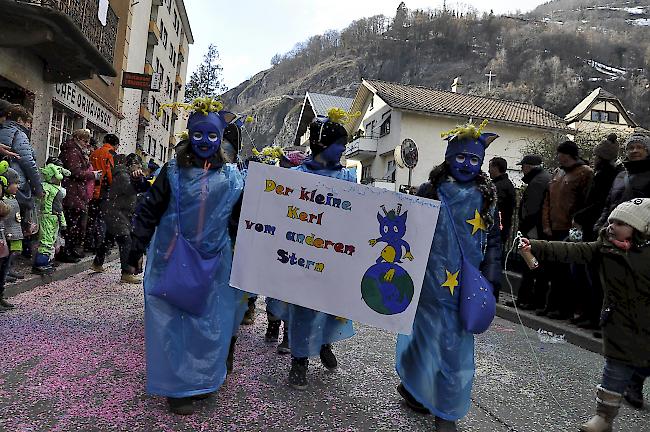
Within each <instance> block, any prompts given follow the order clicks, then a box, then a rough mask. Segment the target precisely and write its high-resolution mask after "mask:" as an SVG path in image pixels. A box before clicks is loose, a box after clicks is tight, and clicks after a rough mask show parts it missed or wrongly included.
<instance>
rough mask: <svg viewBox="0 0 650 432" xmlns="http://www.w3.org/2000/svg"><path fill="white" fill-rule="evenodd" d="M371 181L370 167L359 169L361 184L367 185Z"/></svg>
mask: <svg viewBox="0 0 650 432" xmlns="http://www.w3.org/2000/svg"><path fill="white" fill-rule="evenodd" d="M371 181H372V165H365V166H364V167H363V168H362V169H361V183H363V184H368V183H370V182H371Z"/></svg>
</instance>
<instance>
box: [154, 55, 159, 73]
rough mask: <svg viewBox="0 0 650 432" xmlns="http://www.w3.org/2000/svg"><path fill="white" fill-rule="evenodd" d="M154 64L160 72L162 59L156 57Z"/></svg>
mask: <svg viewBox="0 0 650 432" xmlns="http://www.w3.org/2000/svg"><path fill="white" fill-rule="evenodd" d="M153 64H154V66H155V71H156V72H160V60H158V57H156V58H154V62H153Z"/></svg>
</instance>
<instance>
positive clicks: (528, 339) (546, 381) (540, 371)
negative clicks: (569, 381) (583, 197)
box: [503, 232, 569, 419]
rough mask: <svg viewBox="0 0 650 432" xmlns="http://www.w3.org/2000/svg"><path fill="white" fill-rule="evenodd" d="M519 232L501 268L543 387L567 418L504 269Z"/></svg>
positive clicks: (517, 239) (520, 236) (567, 415)
mask: <svg viewBox="0 0 650 432" xmlns="http://www.w3.org/2000/svg"><path fill="white" fill-rule="evenodd" d="M522 237H523V236H522V234H521V232H517V235H516V236H515V239H514V240H513V242H512V247H511V248H510V249H509V250H508V253H507V254H506V259H505V262H504V265H503V267H504V268H503V270H504V272H505V275H506V282H508V286H509V287H510V295H511V296H512V299H513V304H514V308H515V312H516V314H517V319H518V320H519V324H520V325H521V328H522V330H523V331H524V335H525V336H526V341H527V342H528V346H529V347H530V352H531V353H532V354H533V358H534V359H535V365H536V367H537V372H538V373H539V376H540V380H541V382H542V384H543V385H544V387H545V388H546V390H547V392H548V394H549V395H551V398H552V399H553V401H554V402H555V404H556V405H557V406H558V408H560V410H561V411H562V412H563V413H564V416H565V417H566V418H567V419H568V418H569V412H568V411H567V410H566V409H565V408H564V406H563V405H562V404H561V403H560V401H559V400H558V399H557V398H556V397H555V394H554V393H553V390H552V389H551V386H550V384H549V383H548V380H547V379H546V377H545V376H544V370H543V369H542V363H541V361H540V359H539V356H538V355H537V352H536V351H535V347H534V346H533V343H532V342H531V340H530V337H529V336H528V332H527V331H526V326H525V325H524V322H523V320H522V319H521V314H520V313H519V308H518V307H517V302H516V301H514V299H515V292H514V288H513V287H512V283H511V282H510V277H509V276H508V273H507V271H506V269H507V268H508V259H509V258H510V254H511V253H512V251H514V250H515V248H518V247H519V242H520V240H521V238H522Z"/></svg>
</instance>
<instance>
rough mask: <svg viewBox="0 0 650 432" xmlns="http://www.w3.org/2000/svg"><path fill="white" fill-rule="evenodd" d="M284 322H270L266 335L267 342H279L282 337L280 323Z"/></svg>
mask: <svg viewBox="0 0 650 432" xmlns="http://www.w3.org/2000/svg"><path fill="white" fill-rule="evenodd" d="M281 322H282V321H280V320H275V321H269V322H268V325H267V326H266V334H265V335H264V341H265V342H269V343H270V342H277V341H278V336H280V323H281Z"/></svg>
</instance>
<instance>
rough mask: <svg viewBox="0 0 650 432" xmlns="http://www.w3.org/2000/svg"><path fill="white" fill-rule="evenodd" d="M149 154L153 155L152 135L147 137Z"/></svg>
mask: <svg viewBox="0 0 650 432" xmlns="http://www.w3.org/2000/svg"><path fill="white" fill-rule="evenodd" d="M147 154H151V135H147Z"/></svg>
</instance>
